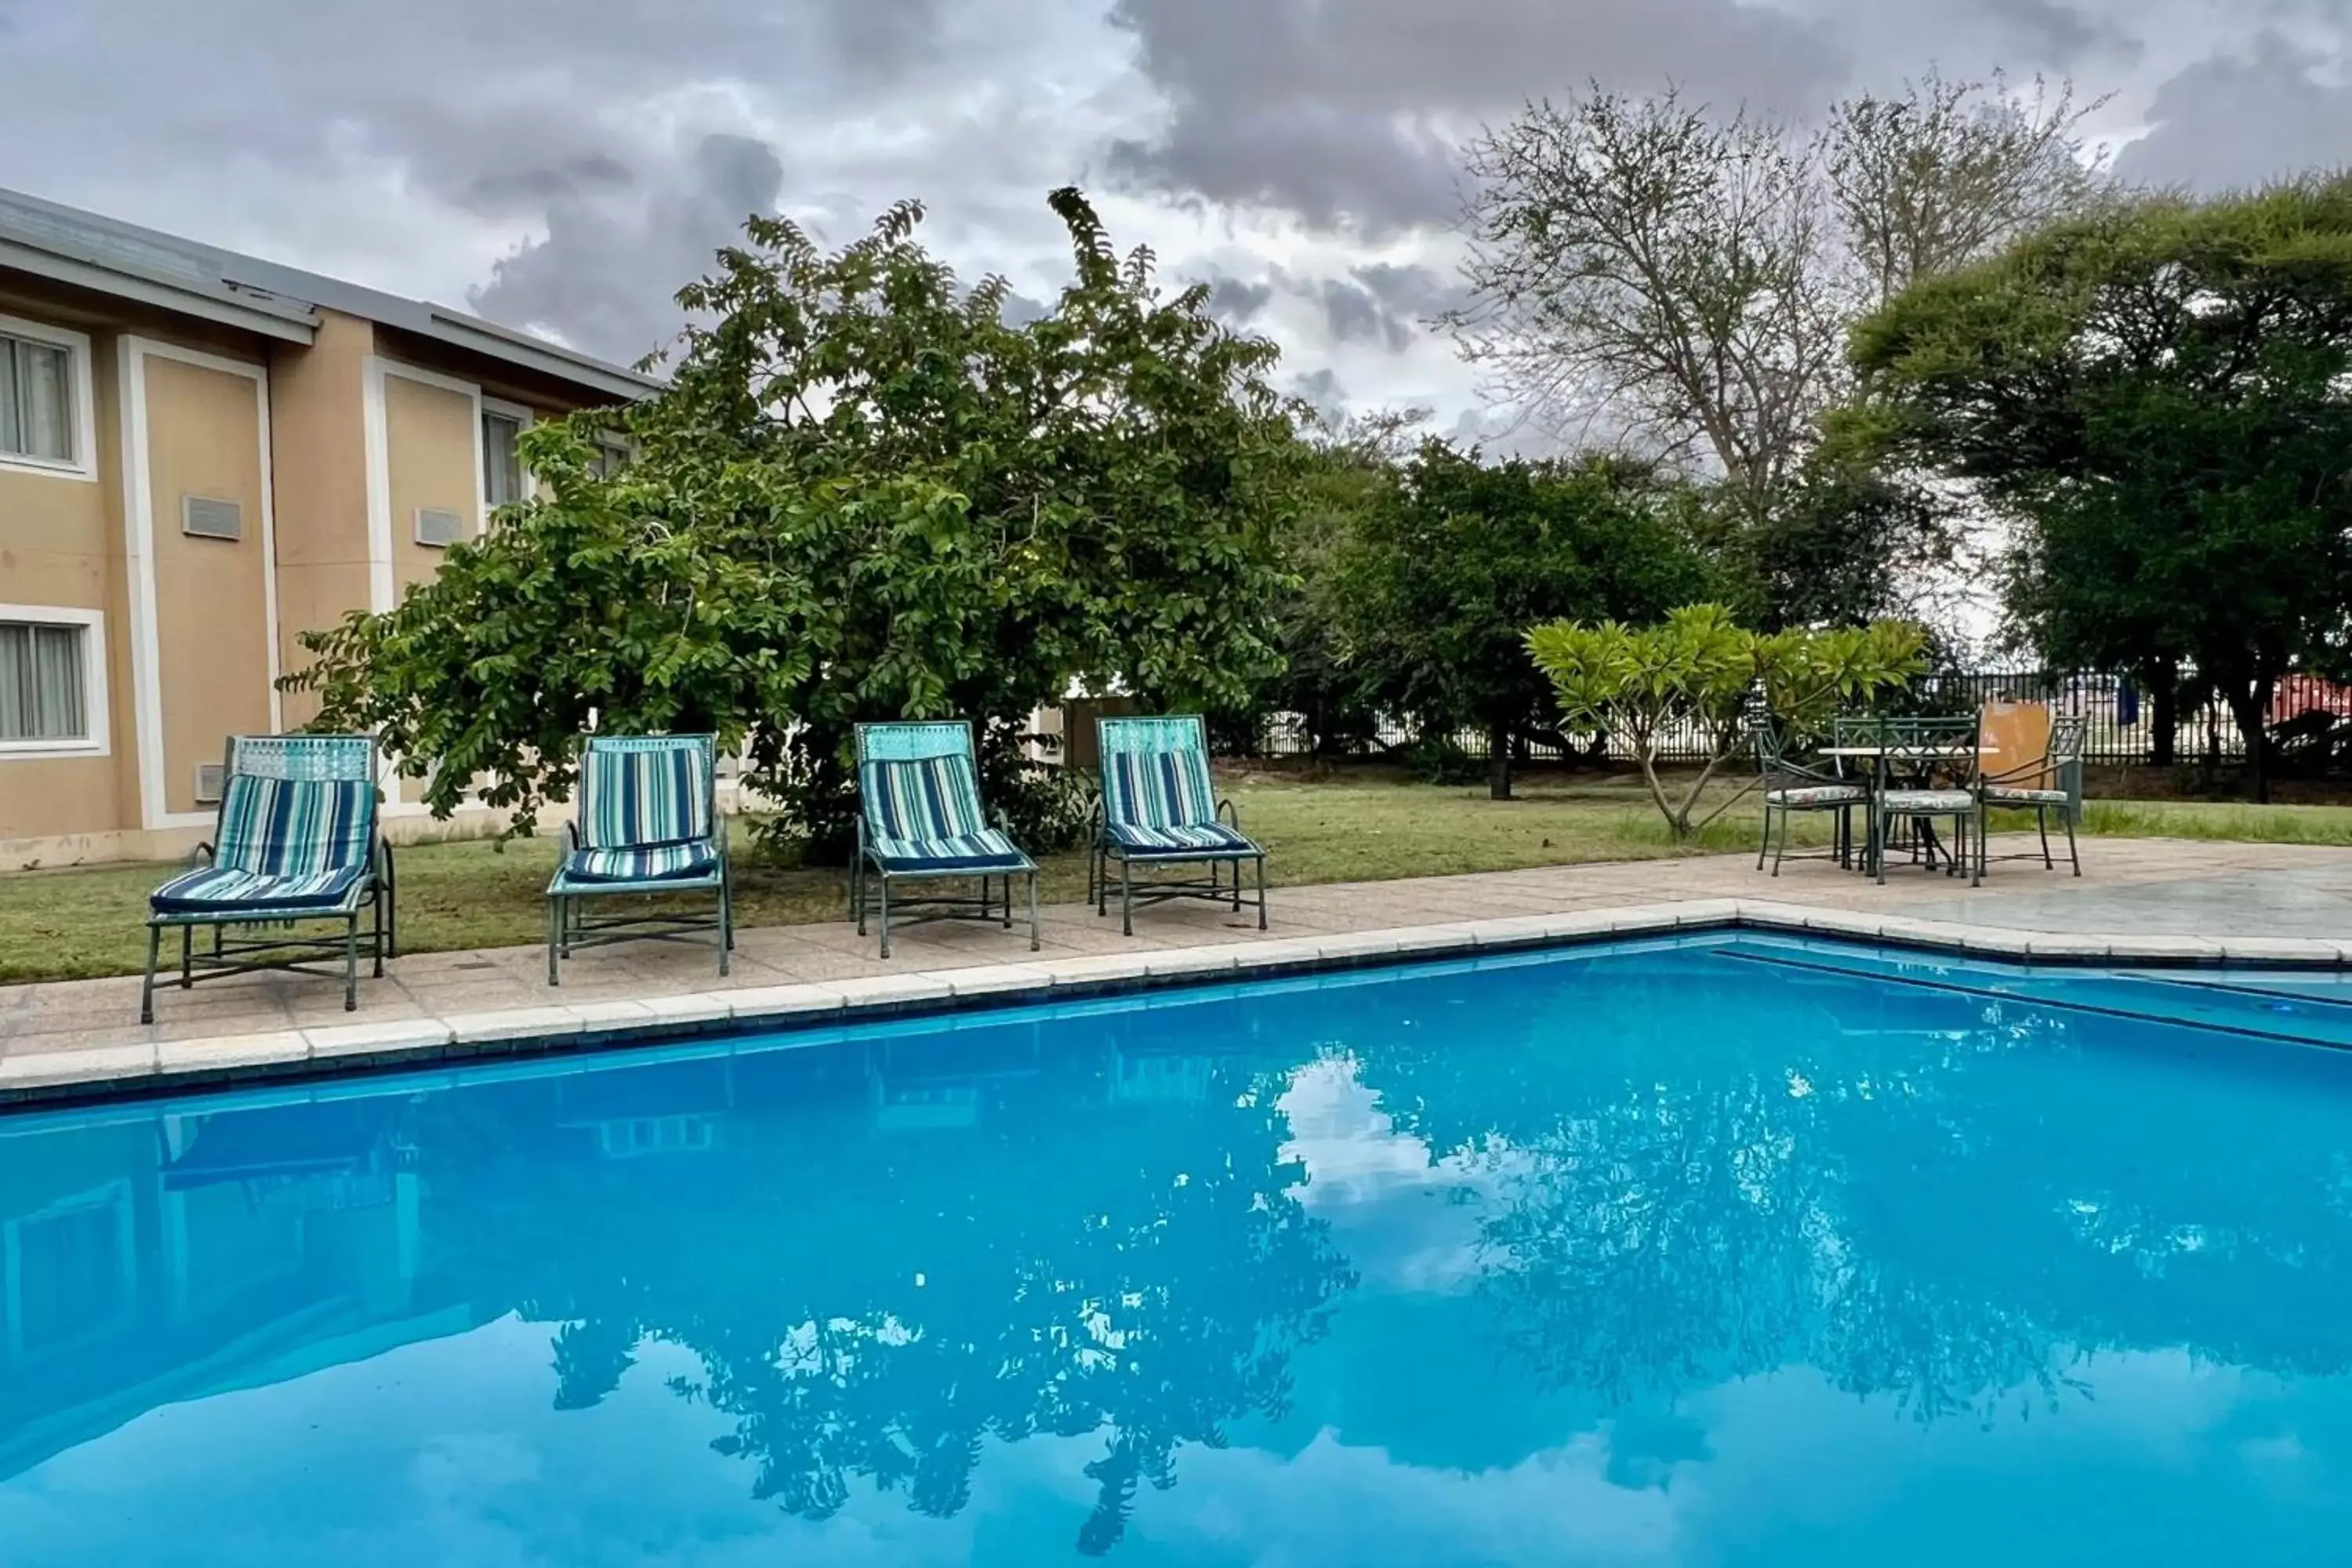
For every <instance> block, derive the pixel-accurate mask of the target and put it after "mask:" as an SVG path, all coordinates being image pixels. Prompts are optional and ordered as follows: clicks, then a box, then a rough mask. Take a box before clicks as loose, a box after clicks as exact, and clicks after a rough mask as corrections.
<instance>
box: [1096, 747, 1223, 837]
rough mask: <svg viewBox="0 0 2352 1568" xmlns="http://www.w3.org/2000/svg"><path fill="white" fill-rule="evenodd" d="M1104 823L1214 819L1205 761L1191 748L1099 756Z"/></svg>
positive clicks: (1161, 824)
mask: <svg viewBox="0 0 2352 1568" xmlns="http://www.w3.org/2000/svg"><path fill="white" fill-rule="evenodd" d="M1102 778H1103V821H1104V823H1105V824H1106V825H1107V826H1110V827H1112V828H1118V827H1121V826H1129V827H1142V828H1166V827H1187V826H1193V825H1196V824H1200V823H1213V822H1215V821H1216V820H1217V802H1216V795H1215V792H1214V791H1213V790H1212V789H1211V788H1210V787H1209V759H1208V758H1206V757H1204V756H1202V754H1201V753H1200V752H1197V751H1193V750H1191V749H1190V748H1187V749H1183V750H1179V751H1160V752H1145V751H1136V752H1106V753H1105V754H1104V756H1103V760H1102Z"/></svg>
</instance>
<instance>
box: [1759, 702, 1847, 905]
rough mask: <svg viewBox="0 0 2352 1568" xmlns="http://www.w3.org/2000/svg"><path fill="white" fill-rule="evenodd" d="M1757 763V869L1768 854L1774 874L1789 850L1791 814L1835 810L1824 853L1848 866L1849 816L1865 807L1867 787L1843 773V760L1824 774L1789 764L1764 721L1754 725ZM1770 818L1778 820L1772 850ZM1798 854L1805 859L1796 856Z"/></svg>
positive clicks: (1777, 874)
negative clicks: (1760, 828)
mask: <svg viewBox="0 0 2352 1568" xmlns="http://www.w3.org/2000/svg"><path fill="white" fill-rule="evenodd" d="M1756 762H1757V766H1758V767H1759V769H1760V770H1761V771H1762V773H1763V784H1764V841H1763V843H1762V844H1761V845H1759V846H1758V847H1757V850H1756V868H1757V869H1758V870H1759V871H1761V870H1762V869H1764V858H1765V856H1767V855H1770V856H1771V858H1772V875H1774V876H1775V877H1777V876H1779V875H1780V862H1781V861H1782V860H1783V859H1784V858H1787V857H1788V853H1789V821H1790V818H1791V817H1792V816H1799V815H1801V814H1811V813H1818V812H1834V813H1835V814H1836V816H1837V820H1836V823H1835V831H1834V833H1833V835H1832V841H1831V847H1830V850H1829V855H1830V858H1833V859H1835V860H1836V861H1837V863H1838V864H1839V865H1841V866H1843V865H1846V864H1848V863H1849V862H1850V861H1851V859H1852V858H1853V814H1854V813H1855V812H1857V811H1861V812H1867V811H1868V810H1869V809H1870V786H1869V785H1868V784H1865V783H1864V782H1863V781H1861V780H1859V779H1853V778H1848V777H1847V776H1845V773H1844V772H1843V764H1842V763H1841V764H1840V766H1839V767H1838V768H1837V769H1836V770H1835V771H1831V772H1823V771H1822V769H1820V768H1813V767H1807V766H1805V765H1804V764H1802V763H1796V762H1791V761H1790V758H1789V755H1788V752H1786V751H1785V750H1784V749H1783V747H1782V745H1781V741H1780V733H1779V731H1776V730H1775V729H1774V728H1773V726H1772V724H1771V722H1770V721H1769V720H1763V721H1759V722H1758V723H1757V725H1756ZM1775 817H1777V818H1778V819H1779V820H1780V846H1779V847H1778V849H1777V850H1776V849H1775V848H1774V847H1773V843H1772V823H1773V820H1774V818H1775ZM1798 858H1799V859H1806V858H1810V857H1806V856H1802V855H1801V856H1799V857H1798Z"/></svg>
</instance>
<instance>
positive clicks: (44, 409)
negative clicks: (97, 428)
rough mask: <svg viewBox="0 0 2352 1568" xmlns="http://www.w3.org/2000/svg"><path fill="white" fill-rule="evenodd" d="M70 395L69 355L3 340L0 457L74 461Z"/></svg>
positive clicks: (22, 341) (0, 344)
mask: <svg viewBox="0 0 2352 1568" xmlns="http://www.w3.org/2000/svg"><path fill="white" fill-rule="evenodd" d="M72 392H73V356H72V354H71V353H70V352H68V350H65V349H62V348H59V347H58V345H57V344H55V343H37V342H27V341H26V340H25V339H23V338H0V452H5V453H8V454H10V455H12V456H16V457H25V458H48V459H50V460H51V461H54V462H59V463H66V462H71V461H72V460H73V455H74V450H73V419H72Z"/></svg>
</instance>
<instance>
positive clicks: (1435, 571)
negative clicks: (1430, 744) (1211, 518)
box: [1329, 440, 1703, 800]
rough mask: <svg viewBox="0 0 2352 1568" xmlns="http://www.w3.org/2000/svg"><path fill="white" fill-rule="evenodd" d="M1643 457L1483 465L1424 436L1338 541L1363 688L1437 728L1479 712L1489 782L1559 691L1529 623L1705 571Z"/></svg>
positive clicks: (1665, 589) (1616, 601)
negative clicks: (1531, 647) (1529, 634)
mask: <svg viewBox="0 0 2352 1568" xmlns="http://www.w3.org/2000/svg"><path fill="white" fill-rule="evenodd" d="M1670 516H1671V513H1670V512H1669V510H1668V509H1666V508H1665V507H1664V506H1663V505H1662V504H1661V493H1660V490H1659V489H1658V487H1657V486H1656V485H1655V484H1654V483H1653V481H1652V479H1651V477H1650V475H1649V474H1648V473H1647V471H1646V470H1643V469H1642V468H1636V467H1633V466H1629V465H1626V464H1624V463H1621V462H1616V461H1612V460H1591V461H1586V462H1580V463H1574V464H1559V463H1539V462H1529V461H1525V460H1514V461H1511V462H1507V463H1487V462H1486V461H1484V460H1482V458H1481V457H1480V455H1479V454H1478V453H1477V452H1476V451H1475V450H1472V451H1467V452H1465V451H1461V450H1457V449H1456V448H1454V447H1450V446H1448V445H1446V444H1445V443H1444V442H1442V441H1434V440H1433V441H1428V442H1424V443H1423V445H1422V447H1421V448H1420V449H1419V451H1417V452H1416V453H1415V454H1414V455H1413V456H1412V459H1411V460H1410V461H1408V462H1406V463H1405V464H1403V465H1402V467H1401V468H1398V469H1397V471H1396V472H1395V474H1394V476H1393V478H1392V479H1391V481H1390V482H1388V483H1387V484H1385V485H1383V486H1382V487H1381V489H1380V490H1379V492H1378V493H1377V494H1376V495H1375V496H1374V497H1373V498H1372V500H1371V501H1370V504H1369V505H1367V506H1366V507H1364V509H1363V510H1361V511H1360V513H1359V514H1358V515H1357V517H1356V519H1355V521H1354V526H1353V529H1352V531H1350V532H1349V535H1348V536H1347V538H1346V539H1345V541H1344V542H1341V543H1340V544H1339V546H1338V549H1337V554H1336V558H1335V560H1334V563H1333V566H1332V572H1331V587H1330V590H1329V596H1330V608H1331V610H1332V612H1333V614H1334V615H1335V616H1337V617H1338V618H1339V625H1340V626H1341V627H1342V628H1343V631H1344V636H1345V639H1346V644H1347V658H1348V660H1349V668H1351V669H1352V670H1353V671H1354V673H1355V676H1356V679H1357V680H1358V681H1359V682H1360V689H1362V690H1363V691H1364V692H1366V693H1367V694H1369V695H1370V696H1372V697H1373V698H1375V699H1376V700H1378V701H1379V702H1380V704H1381V706H1384V707H1386V708H1388V709H1390V710H1392V711H1397V712H1402V713H1406V714H1410V715H1411V716H1412V717H1413V718H1414V719H1415V720H1416V721H1419V723H1420V724H1421V726H1422V727H1423V729H1424V730H1425V731H1432V730H1433V731H1450V730H1453V729H1455V728H1457V727H1460V726H1463V725H1475V726H1477V727H1479V728H1481V729H1483V730H1485V731H1486V735H1487V743H1488V758H1489V761H1488V764H1487V767H1488V788H1489V791H1490V793H1491V794H1492V795H1493V796H1494V798H1495V799H1496V800H1507V799H1509V798H1510V794H1511V757H1512V753H1513V752H1514V750H1515V749H1516V747H1517V744H1518V743H1519V742H1520V741H1522V740H1523V739H1524V738H1525V737H1526V736H1527V735H1528V733H1529V732H1530V731H1536V730H1539V729H1544V728H1549V726H1548V725H1547V724H1546V723H1545V721H1544V712H1545V708H1546V704H1547V701H1548V696H1549V686H1548V685H1547V683H1546V682H1545V680H1544V678H1543V675H1542V673H1541V672H1540V671H1538V669H1537V668H1536V667H1535V665H1534V664H1533V663H1532V662H1531V661H1530V660H1529V658H1528V651H1527V646H1526V641H1525V633H1526V628H1527V627H1528V626H1529V625H1530V624H1531V623H1533V622H1535V621H1538V620H1541V619H1545V618H1547V617H1551V616H1583V617H1601V616H1655V615H1659V614H1662V613H1663V612H1664V610H1665V609H1666V607H1667V606H1669V605H1673V604H1675V603H1676V602H1677V601H1678V600H1680V599H1682V598H1685V597H1687V596H1688V595H1691V594H1692V593H1693V592H1695V591H1696V589H1697V587H1698V585H1699V584H1700V583H1701V582H1702V581H1703V577H1702V568H1701V565H1700V563H1699V560H1698V557H1697V555H1696V552H1695V551H1694V550H1693V549H1692V547H1691V545H1690V544H1689V542H1688V541H1686V540H1685V538H1683V537H1682V536H1681V535H1680V534H1678V533H1677V532H1676V531H1675V530H1674V528H1673V527H1672V526H1671V525H1670V521H1669V519H1670Z"/></svg>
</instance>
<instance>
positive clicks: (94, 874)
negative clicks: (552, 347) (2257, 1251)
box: [0, 774, 2352, 982]
mask: <svg viewBox="0 0 2352 1568" xmlns="http://www.w3.org/2000/svg"><path fill="white" fill-rule="evenodd" d="M1228 793H1230V794H1231V795H1232V796H1233V798H1234V803H1235V805H1238V806H1239V807H1240V809H1241V814H1242V821H1243V823H1244V826H1246V827H1247V828H1248V829H1249V831H1250V832H1251V833H1252V834H1253V835H1254V836H1255V837H1257V838H1258V839H1259V840H1260V841H1261V842H1263V843H1264V844H1265V846H1266V847H1267V849H1268V850H1269V852H1270V859H1269V864H1268V874H1269V879H1271V880H1272V881H1274V882H1276V883H1277V884H1280V883H1289V884H1294V885H1295V884H1299V883H1310V882H1349V881H1371V880H1377V879H1383V878H1391V877H1433V876H1444V875H1446V874H1448V873H1452V872H1459V871H1494V870H1505V869H1509V868H1516V867H1523V866H1545V865H1567V864H1572V863H1575V862H1579V861H1587V860H1638V859H1647V858H1656V857H1662V856H1670V855H1677V854H1690V853H1697V852H1705V851H1713V850H1723V849H1736V848H1742V847H1748V846H1750V845H1752V844H1753V843H1754V842H1755V838H1754V834H1755V831H1756V824H1755V816H1754V811H1753V803H1752V801H1743V802H1741V803H1740V805H1738V806H1737V807H1735V808H1734V809H1733V810H1732V811H1731V812H1730V813H1729V814H1727V816H1725V817H1724V818H1723V819H1722V820H1721V821H1719V822H1718V823H1717V824H1716V825H1715V826H1713V827H1711V828H1710V829H1709V830H1708V831H1707V832H1706V834H1705V835H1704V836H1703V837H1702V838H1701V840H1700V841H1699V842H1698V843H1697V844H1696V845H1689V846H1679V847H1678V846H1676V845H1675V844H1674V843H1673V842H1672V841H1671V840H1670V839H1669V838H1668V837H1667V835H1666V832H1665V826H1664V823H1663V822H1662V821H1660V820H1659V818H1658V816H1657V813H1656V810H1655V808H1654V807H1653V806H1652V805H1650V803H1649V800H1648V797H1647V796H1646V795H1644V794H1643V791H1642V788H1641V785H1640V784H1639V782H1638V781H1637V780H1634V779H1633V778H1630V777H1626V776H1622V775H1612V776H1606V777H1602V776H1580V777H1577V778H1574V779H1571V780H1567V781H1560V780H1553V779H1549V778H1547V779H1541V780H1538V781H1536V782H1533V783H1530V784H1527V785H1525V786H1524V788H1523V790H1522V795H1523V798H1521V799H1519V800H1517V801H1511V802H1504V803H1497V802H1493V801H1489V800H1487V799H1486V792H1485V790H1484V789H1483V788H1471V789H1457V788H1448V787H1441V786H1437V785H1431V784H1411V783H1405V782H1401V781H1399V780H1396V779H1392V778H1382V777H1375V776H1367V775H1360V774H1359V775H1350V776H1345V777H1342V778H1339V779H1336V780H1332V781H1328V782H1319V783H1309V782H1304V781H1300V780H1296V779H1292V778H1286V777H1281V776H1272V777H1257V776H1252V777H1243V778H1234V779H1232V780H1229V781H1228ZM1727 793H1728V792H1727ZM1807 826H1812V827H1813V828H1814V829H1815V831H1814V832H1813V833H1811V834H1809V835H1806V836H1805V837H1807V839H1808V840H1809V841H1812V842H1818V841H1819V837H1820V826H1821V825H1820V824H1819V823H1818V822H1815V823H1811V824H1808V825H1807ZM2088 826H2089V829H2090V831H2091V833H2093V834H2094V835H2101V834H2104V835H2111V836H2121V837H2162V836H2170V837H2184V838H2209V839H2254V840H2262V841H2267V842H2280V843H2295V844H2352V806H2266V807H2255V806H2240V805H2208V804H2200V803H2185V802H2147V803H2140V802H2113V803H2108V802H2100V803H2094V804H2093V805H2092V806H2091V808H2090V812H2089V824H2088ZM398 856H399V873H400V937H401V947H402V949H403V950H404V951H405V952H432V951H438V950H446V949H449V948H464V947H503V946H510V945H515V944H520V943H528V942H539V941H541V940H542V938H543V936H544V932H545V930H546V926H545V919H546V916H545V911H544V906H543V905H542V903H541V896H540V895H541V890H542V889H544V888H545V887H546V885H547V879H548V875H549V873H550V871H551V869H552V868H553V865H554V856H555V847H554V841H553V840H552V839H538V840H530V841H522V842H517V843H514V844H509V845H508V846H507V847H505V848H504V849H500V848H499V847H497V846H495V845H492V844H488V843H482V842H469V843H454V844H428V845H415V846H411V847H406V848H404V849H401V850H400V851H398ZM738 867H739V870H740V879H739V880H740V887H739V890H738V896H737V909H738V918H739V919H740V921H741V922H742V923H743V924H744V925H747V926H758V925H789V924H798V923H803V922H807V921H833V920H841V919H844V918H845V909H846V906H847V895H846V892H845V882H844V880H843V878H842V875H841V873H839V872H837V871H814V870H799V869H790V870H787V869H781V868H770V867H763V866H761V865H759V864H757V863H754V862H751V861H750V860H748V858H746V859H739V862H738ZM165 874H166V870H165V868H161V867H156V866H147V865H138V866H110V867H100V868H95V869H89V870H55V871H23V872H14V873H8V874H0V982H7V981H25V980H50V979H66V978H73V977H79V976H87V975H98V974H123V973H135V972H136V971H137V969H138V967H139V965H140V963H141V962H142V958H143V956H144V947H143V942H144V932H143V929H142V920H143V918H144V911H145V900H146V895H147V892H148V890H149V889H152V887H154V885H155V884H156V883H157V882H158V881H160V880H162V879H163V876H164V875H165ZM1085 886H1086V862H1085V858H1084V857H1083V856H1082V855H1078V854H1067V855H1059V856H1055V857H1052V858H1049V859H1048V860H1047V861H1046V862H1045V880H1044V886H1043V889H1042V895H1043V896H1044V897H1045V898H1046V899H1048V900H1054V899H1076V898H1079V897H1081V896H1083V893H1084V889H1085Z"/></svg>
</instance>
